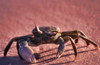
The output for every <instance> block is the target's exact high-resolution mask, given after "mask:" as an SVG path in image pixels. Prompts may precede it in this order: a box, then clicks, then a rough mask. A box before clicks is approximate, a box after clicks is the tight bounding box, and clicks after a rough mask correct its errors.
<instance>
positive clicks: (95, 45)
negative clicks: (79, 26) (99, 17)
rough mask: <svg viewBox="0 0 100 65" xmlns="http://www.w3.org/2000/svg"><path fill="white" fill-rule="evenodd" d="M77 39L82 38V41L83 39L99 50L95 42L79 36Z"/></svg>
mask: <svg viewBox="0 0 100 65" xmlns="http://www.w3.org/2000/svg"><path fill="white" fill-rule="evenodd" d="M79 37H80V38H82V39H84V40H85V41H87V42H89V43H91V44H93V45H94V46H96V47H97V49H99V46H98V45H97V44H96V43H95V42H93V41H92V40H90V39H88V38H87V37H85V36H82V35H79Z"/></svg>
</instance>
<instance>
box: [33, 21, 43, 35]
mask: <svg viewBox="0 0 100 65" xmlns="http://www.w3.org/2000/svg"><path fill="white" fill-rule="evenodd" d="M34 25H35V29H36V31H37V32H38V33H39V34H43V32H42V31H41V30H40V29H39V27H38V26H37V25H36V24H35V22H34Z"/></svg>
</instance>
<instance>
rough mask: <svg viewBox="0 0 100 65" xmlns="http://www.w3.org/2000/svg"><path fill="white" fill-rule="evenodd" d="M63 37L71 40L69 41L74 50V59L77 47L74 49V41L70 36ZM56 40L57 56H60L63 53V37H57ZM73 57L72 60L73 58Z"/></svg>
mask: <svg viewBox="0 0 100 65" xmlns="http://www.w3.org/2000/svg"><path fill="white" fill-rule="evenodd" d="M65 39H66V40H67V41H69V40H70V41H71V43H72V47H73V49H74V52H75V59H76V57H77V49H76V46H75V42H74V40H73V39H72V38H71V37H70V36H65ZM58 41H59V44H60V45H59V47H58V51H57V57H61V55H62V54H63V52H64V50H65V45H64V44H65V41H64V39H63V38H62V37H59V38H58ZM75 59H74V60H75Z"/></svg>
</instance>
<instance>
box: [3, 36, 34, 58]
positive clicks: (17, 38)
mask: <svg viewBox="0 0 100 65" xmlns="http://www.w3.org/2000/svg"><path fill="white" fill-rule="evenodd" d="M30 36H33V34H29V35H26V36H21V37H14V38H13V39H11V40H10V42H9V43H8V45H7V46H6V48H5V50H4V56H6V55H7V52H8V50H9V48H10V47H11V45H12V43H13V42H14V41H18V40H20V39H27V38H28V37H30Z"/></svg>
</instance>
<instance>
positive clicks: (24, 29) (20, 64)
mask: <svg viewBox="0 0 100 65" xmlns="http://www.w3.org/2000/svg"><path fill="white" fill-rule="evenodd" d="M34 22H36V24H37V25H38V26H59V27H60V29H61V31H71V30H77V29H78V30H81V31H83V32H84V33H85V34H86V35H87V36H88V38H90V39H92V40H93V41H94V42H96V43H97V44H98V45H99V46H100V40H99V39H100V0H83V1H82V0H9V1H8V0H0V65H32V64H29V63H27V62H26V61H22V60H20V58H19V56H18V54H17V50H16V43H13V45H12V47H11V49H10V50H9V52H8V54H7V57H4V56H3V53H4V51H3V50H4V48H5V47H6V45H7V44H8V42H9V41H10V40H11V39H12V38H13V37H16V36H21V35H27V34H30V33H31V31H32V29H33V28H34ZM76 46H77V49H78V57H77V59H76V61H75V62H74V61H73V60H74V52H73V49H72V46H71V43H70V42H68V43H66V50H65V52H64V54H63V55H62V57H61V58H56V52H57V48H58V45H55V44H46V45H40V46H37V47H32V49H33V50H34V52H35V55H36V57H37V63H34V65H40V64H41V65H44V64H45V65H48V64H51V65H60V64H61V65H100V50H96V47H94V46H93V45H92V44H90V46H89V47H86V43H85V42H84V41H83V40H82V39H80V40H79V42H78V44H76Z"/></svg>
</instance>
